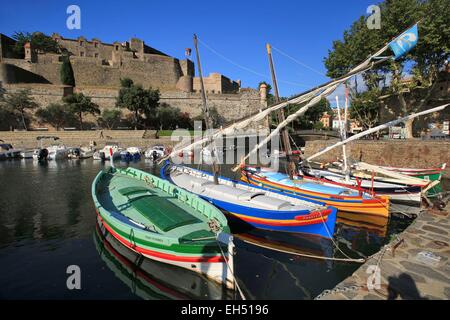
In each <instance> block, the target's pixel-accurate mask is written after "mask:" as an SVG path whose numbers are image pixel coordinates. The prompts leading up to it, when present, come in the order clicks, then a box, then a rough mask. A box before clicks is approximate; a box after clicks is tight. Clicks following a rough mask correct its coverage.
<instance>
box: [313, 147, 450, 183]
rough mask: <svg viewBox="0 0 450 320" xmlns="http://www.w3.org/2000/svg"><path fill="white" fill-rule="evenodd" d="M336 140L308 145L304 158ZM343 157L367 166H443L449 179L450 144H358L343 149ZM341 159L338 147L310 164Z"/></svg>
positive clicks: (340, 151) (340, 150) (340, 148)
mask: <svg viewBox="0 0 450 320" xmlns="http://www.w3.org/2000/svg"><path fill="white" fill-rule="evenodd" d="M336 142H337V140H328V141H308V142H306V146H305V157H308V156H310V155H313V154H314V153H316V152H319V151H320V150H322V149H324V148H325V147H327V146H330V145H332V144H333V143H336ZM347 153H348V154H349V155H350V157H351V158H353V159H355V160H359V159H360V157H361V160H362V161H364V162H367V163H370V164H375V165H383V166H394V167H410V168H429V167H436V166H438V165H440V164H442V163H447V169H446V171H445V174H446V176H450V168H449V166H450V141H429V140H419V139H413V140H398V141H395V140H389V141H371V140H359V141H354V142H351V143H350V144H349V145H348V146H347ZM341 157H342V147H338V148H335V149H333V150H331V151H330V152H328V153H325V154H324V155H322V156H321V157H319V158H317V159H315V160H314V161H322V162H331V161H335V160H336V159H338V158H341Z"/></svg>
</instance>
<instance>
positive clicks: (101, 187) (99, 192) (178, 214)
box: [92, 167, 234, 287]
mask: <svg viewBox="0 0 450 320" xmlns="http://www.w3.org/2000/svg"><path fill="white" fill-rule="evenodd" d="M92 197H93V199H94V203H95V207H96V210H97V214H98V223H99V225H100V226H101V227H102V228H106V230H108V232H109V233H111V235H112V236H114V238H116V239H117V240H118V241H120V242H121V243H122V244H123V245H124V246H126V247H128V248H130V249H131V250H133V251H135V252H138V253H140V254H142V255H143V256H145V257H147V258H149V259H153V260H157V261H160V262H164V263H168V264H171V265H175V266H179V267H183V268H186V269H189V270H192V271H195V272H198V273H201V274H204V275H206V276H207V277H209V278H211V279H212V280H214V281H216V282H219V283H223V284H224V285H226V286H227V287H232V286H233V284H234V283H233V281H232V279H233V278H232V272H233V271H232V270H231V269H230V268H232V265H233V262H232V255H228V254H227V252H228V250H229V249H228V246H230V247H231V246H232V237H229V236H226V235H227V234H229V232H230V229H229V227H228V223H227V220H226V218H225V216H224V215H223V214H222V212H221V211H220V210H219V209H217V208H215V207H214V206H213V205H211V204H209V203H208V202H206V201H204V200H202V199H200V198H199V197H197V196H196V195H193V194H192V193H189V192H187V191H185V190H182V189H181V188H178V187H177V186H175V185H173V184H171V183H170V182H168V181H166V180H163V179H160V178H158V177H155V176H153V175H151V174H149V173H146V172H143V171H140V170H137V169H133V168H127V169H120V168H117V169H116V168H113V167H110V168H108V169H107V170H105V171H101V172H100V173H99V174H98V175H97V176H96V178H95V179H94V181H93V183H92ZM218 239H219V240H218ZM227 260H228V261H227Z"/></svg>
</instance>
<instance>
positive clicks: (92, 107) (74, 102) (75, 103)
mask: <svg viewBox="0 0 450 320" xmlns="http://www.w3.org/2000/svg"><path fill="white" fill-rule="evenodd" d="M63 101H64V103H65V104H66V105H67V106H68V108H69V109H68V110H70V112H72V113H73V114H76V115H77V116H78V119H79V125H80V129H83V115H84V114H92V115H96V114H100V108H99V106H98V105H97V104H96V103H94V102H92V101H91V98H89V97H86V96H85V95H84V94H82V93H74V94H71V95H68V96H65V97H64V98H63Z"/></svg>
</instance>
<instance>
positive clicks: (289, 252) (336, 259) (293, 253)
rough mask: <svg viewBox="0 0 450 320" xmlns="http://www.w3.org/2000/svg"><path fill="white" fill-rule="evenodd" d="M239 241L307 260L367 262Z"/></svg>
mask: <svg viewBox="0 0 450 320" xmlns="http://www.w3.org/2000/svg"><path fill="white" fill-rule="evenodd" d="M238 239H239V240H241V241H243V242H245V243H248V244H252V245H254V246H257V247H261V248H264V249H269V250H273V251H278V252H282V253H287V254H292V255H296V256H300V257H305V258H312V259H319V260H331V261H341V262H357V263H364V262H365V261H366V260H365V259H362V258H361V259H353V258H349V259H344V258H336V257H325V256H318V255H314V254H307V253H300V252H294V251H289V250H283V249H279V248H271V247H268V246H265V245H263V244H260V243H255V242H251V241H248V240H244V239H241V238H239V237H238Z"/></svg>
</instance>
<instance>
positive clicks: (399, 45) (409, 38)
mask: <svg viewBox="0 0 450 320" xmlns="http://www.w3.org/2000/svg"><path fill="white" fill-rule="evenodd" d="M418 40H419V31H418V28H417V23H416V24H415V25H414V26H412V27H411V28H409V29H408V30H406V31H405V32H403V33H402V34H401V35H399V36H398V37H397V38H395V39H394V40H392V41H391V42H390V43H389V47H390V48H391V50H392V51H393V52H394V55H395V60H397V59H399V58H401V57H403V56H404V55H405V54H407V53H408V52H409V51H410V50H411V49H412V48H414V47H415V46H416V44H417V41H418Z"/></svg>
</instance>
